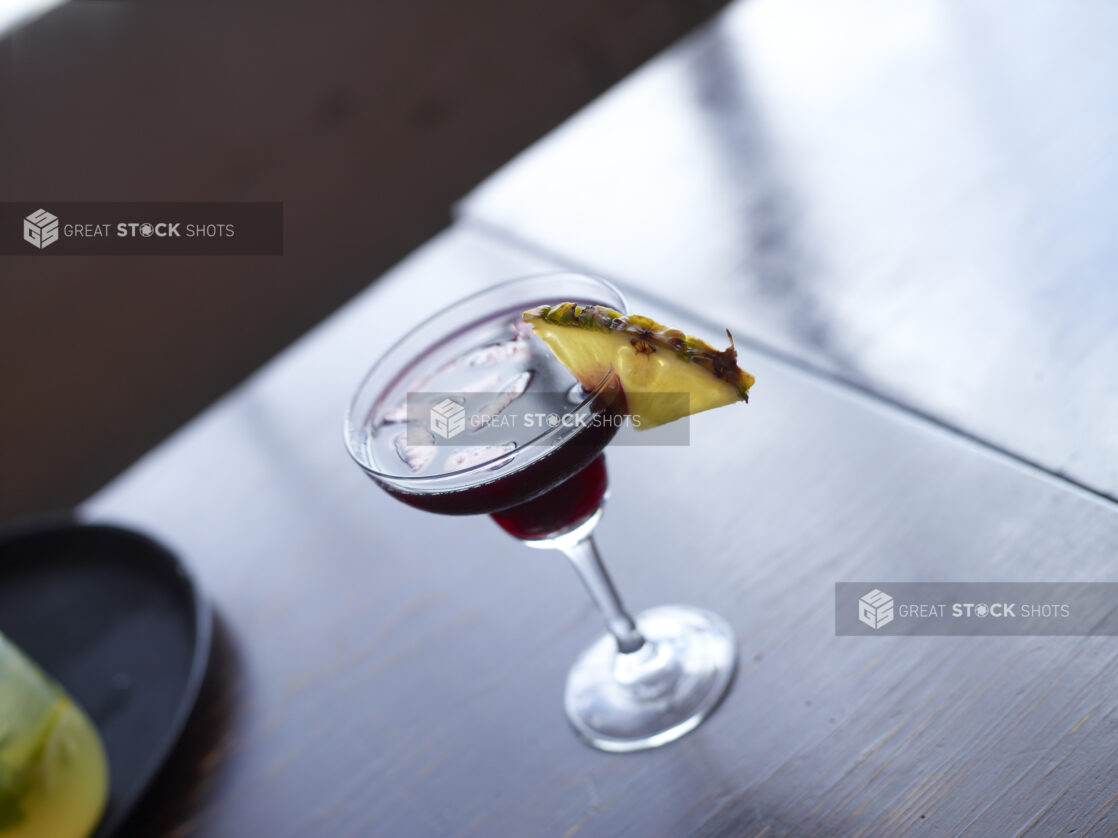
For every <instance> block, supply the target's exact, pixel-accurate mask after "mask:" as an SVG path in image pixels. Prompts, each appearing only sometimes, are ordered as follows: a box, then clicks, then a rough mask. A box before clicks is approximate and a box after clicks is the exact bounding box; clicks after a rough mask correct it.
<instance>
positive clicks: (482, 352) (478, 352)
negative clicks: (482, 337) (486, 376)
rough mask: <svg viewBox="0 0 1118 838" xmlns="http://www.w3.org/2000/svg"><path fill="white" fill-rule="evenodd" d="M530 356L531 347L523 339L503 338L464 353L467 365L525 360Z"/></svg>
mask: <svg viewBox="0 0 1118 838" xmlns="http://www.w3.org/2000/svg"><path fill="white" fill-rule="evenodd" d="M531 357H532V347H531V344H529V343H528V342H527V341H524V340H504V341H501V342H500V343H491V344H489V345H488V346H481V347H478V348H477V349H475V350H474V351H473V352H470V353H469V354H467V355H466V358H465V363H466V366H469V367H484V366H489V365H490V364H503V363H506V362H508V361H519V362H526V361H527V360H528V359H529V358H531Z"/></svg>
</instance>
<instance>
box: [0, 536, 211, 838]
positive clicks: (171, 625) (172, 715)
mask: <svg viewBox="0 0 1118 838" xmlns="http://www.w3.org/2000/svg"><path fill="white" fill-rule="evenodd" d="M0 631H2V632H3V633H4V634H5V635H7V636H8V638H10V639H11V640H12V641H13V642H14V643H15V644H16V645H17V646H19V647H20V648H21V649H23V650H24V651H25V652H26V653H27V654H28V655H30V657H31V658H33V659H34V660H35V661H36V662H37V663H38V664H39V665H40V666H41V667H42V668H43V669H44V670H45V671H46V672H48V673H49V674H50V675H51V676H52V677H54V678H55V679H56V680H57V681H58V682H59V683H60V684H62V686H63V687H64V688H65V689H66V691H67V692H69V693H70V695H71V696H73V697H74V698H75V699H76V700H77V702H78V703H79V704H80V705H81V706H82V707H83V708H85V710H86V712H87V713H88V714H89V717H90V718H91V719H92V720H93V722H94V724H96V726H97V728H98V730H99V731H100V732H101V737H102V739H104V742H105V750H106V752H107V754H108V759H109V772H110V787H109V801H108V806H107V808H106V809H105V816H104V818H103V819H102V821H101V826H100V827H99V828H98V830H97V832H96V836H97V838H106V836H109V835H111V834H112V833H113V832H114V831H116V830H117V828H118V827H119V826H120V825H121V823H123V821H124V819H125V818H126V817H127V815H128V813H129V812H130V810H131V809H132V807H133V806H135V804H136V802H137V801H138V800H139V799H140V796H141V795H142V794H143V792H144V790H145V789H146V788H147V786H148V784H149V783H150V782H151V780H152V778H153V777H154V776H155V774H156V772H157V771H158V770H159V768H160V767H161V766H162V765H163V762H164V761H165V760H166V758H167V756H168V755H169V754H170V752H171V749H172V747H173V746H174V744H175V742H176V741H177V740H178V738H179V734H180V733H182V728H183V726H184V725H185V724H186V720H187V717H188V716H189V715H190V711H191V709H192V708H193V706H194V701H195V699H196V698H197V696H198V689H199V687H200V686H201V683H202V677H203V675H204V674H205V670H206V662H207V660H208V658H209V651H210V631H211V617H210V610H209V607H208V606H207V604H206V603H205V601H204V600H203V599H202V597H201V595H200V593H199V591H198V588H197V586H196V585H195V583H194V581H193V580H192V578H191V577H190V575H189V574H188V573H187V572H186V569H185V568H184V567H183V565H182V563H181V562H179V560H178V559H177V558H176V557H175V556H174V555H173V554H172V553H171V552H170V551H168V550H167V549H166V548H164V547H161V546H160V545H159V544H156V543H155V542H154V541H152V540H151V539H149V538H147V537H146V536H143V535H140V534H139V533H136V532H132V531H130V530H125V529H121V528H119V527H112V526H104V525H83V524H78V523H76V522H74V521H72V520H65V521H57V520H56V521H54V522H52V523H50V524H48V525H43V524H39V525H35V526H27V525H24V526H19V527H9V528H7V529H5V530H4V531H3V532H2V533H0Z"/></svg>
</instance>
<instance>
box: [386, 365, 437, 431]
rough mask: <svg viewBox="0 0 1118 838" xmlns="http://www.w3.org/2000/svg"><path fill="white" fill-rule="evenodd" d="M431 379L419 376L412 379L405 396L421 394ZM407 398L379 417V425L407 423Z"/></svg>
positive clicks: (426, 376) (427, 376) (428, 376)
mask: <svg viewBox="0 0 1118 838" xmlns="http://www.w3.org/2000/svg"><path fill="white" fill-rule="evenodd" d="M432 377H433V376H430V375H421V376H419V377H417V378H414V379H412V381H411V382H410V383H409V384H408V386H407V389H406V390H405V391H404V392H405V393H406V394H407V396H410V395H411V394H412V393H422V392H423V390H424V388H425V387H426V386H427V385H428V384H430V383H431V378H432ZM407 396H405V398H404V400H403V401H402V402H400V403H399V404H398V405H396V406H395V407H394V408H392V409H391V410H390V411H388V412H387V413H385V414H384V416H382V417H381V420H380V421H381V424H383V425H392V424H395V423H397V422H407V421H408V400H407Z"/></svg>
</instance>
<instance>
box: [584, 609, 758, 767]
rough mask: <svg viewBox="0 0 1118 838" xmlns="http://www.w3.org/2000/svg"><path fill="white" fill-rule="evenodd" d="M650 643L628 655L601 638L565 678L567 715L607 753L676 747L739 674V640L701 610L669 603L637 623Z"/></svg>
mask: <svg viewBox="0 0 1118 838" xmlns="http://www.w3.org/2000/svg"><path fill="white" fill-rule="evenodd" d="M636 623H637V628H638V630H639V631H640V633H641V634H642V635H643V636H644V638H645V643H644V645H643V646H641V648H640V649H638V650H637V651H635V652H631V653H629V654H627V655H623V654H620V653H618V651H617V640H615V639H614V637H613V636H612V635H609V634H607V635H604V636H603V637H601V638H599V639H598V640H597V641H595V642H594V644H593V645H591V646H590V648H588V649H587V650H586V651H584V652H583V653H582V654H581V655H579V658H578V660H577V661H575V665H574V667H573V668H572V669H571V672H570V674H569V675H568V676H567V695H566V705H567V718H569V719H570V721H571V724H572V725H574V728H575V730H577V731H578V732H579V734H581V735H582V737H583V738H584V739H585V740H586V741H587V742H589V743H590V744H591V745H593V746H594V747H595V748H600V749H602V750H603V751H615V752H623V751H639V750H643V749H645V748H658V747H659V746H660V745H665V744H667V743H668V742H674V741H675V740H676V739H679V737H681V736H683V735H684V734H686V733H688V732H690V731H692V730H694V729H695V728H696V727H698V726H699V724H700V723H701V722H702V721H703V719H705V718H706V717H707V716H709V715H710V713H711V712H712V711H713V710H714V708H715V707H717V706H718V702H719V701H721V700H722V697H723V696H724V695H725V694H726V689H727V688H728V687H729V686H730V681H732V680H733V677H734V668H735V665H736V663H737V642H736V641H735V639H734V634H733V631H732V630H731V629H730V626H729V625H727V623H726V621H725V620H723V619H722V618H721V617H719V616H718V615H716V614H712V613H710V612H709V611H704V610H703V609H701V608H691V607H688V606H684V605H664V606H660V607H658V608H651V609H649V610H648V611H644V612H642V613H641V614H639V615H638V616H637V618H636Z"/></svg>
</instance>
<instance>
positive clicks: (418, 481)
mask: <svg viewBox="0 0 1118 838" xmlns="http://www.w3.org/2000/svg"><path fill="white" fill-rule="evenodd" d="M565 276H566V277H577V278H579V279H583V280H589V281H590V282H593V283H595V284H597V285H600V286H602V288H603V289H605V290H606V291H608V292H609V293H610V294H612V295H613V296H614V297H616V298H617V299H618V300H620V301H621V309H620V310H621V312H622V314H624V313H625V310H626V309H628V300H626V299H625V295H624V294H623V293H621V290H620V289H619V288H618V287H617V286H616V285H614V284H613V283H612V282H609V281H608V280H605V279H603V278H602V277H599V276H595V275H593V274H587V273H582V272H580V271H544V272H542V273H536V274H527V275H525V276H519V277H514V278H512V279H506V280H502V281H501V282H497V283H494V284H493V285H489V286H487V287H485V288H481V289H479V290H477V291H475V292H473V293H472V294H467V295H466V296H465V297H460V298H458V299H457V300H454V301H453V302H451V303H448V304H447V305H445V306H443V307H442V308H440V309H438V310H437V311H435V312H434V313H432V314H430V315H429V316H427V317H425V318H424V319H423V320H421V321H420V322H419V323H417V324H416V325H414V326H412V327H411V328H410V329H408V330H407V331H406V332H404V334H403V335H401V336H400V337H399V338H398V339H397V340H395V341H394V342H393V343H392V345H391V346H390V347H388V349H386V350H385V351H384V353H383V354H382V355H381V356H380V357H379V358H378V359H377V360H376V361H375V362H374V363H373V365H372V366H371V367H369V368H368V369H367V370H366V371H365V374H364V375H362V377H361V381H360V382H359V383H358V385H357V387H356V389H355V390H354V392H353V396H352V398H350V400H349V404H348V405H347V407H346V414H345V423H344V425H343V433H344V435H345V446H346V451H348V452H349V456H350V457H351V458H352V459H353V461H354V462H355V463H357V465H359V466H360V467H361V469H362V470H363V471H364V472H365V473H366V474H368V475H369V476H371V477H374V478H377V479H379V480H384V481H385V482H388V483H390V484H392V485H400V486H422V485H425V483H426V482H427V481H435V480H445V479H447V478H453V477H460V476H462V475H469V474H472V473H475V472H481V471H485V470H487V469H490V468H492V467H493V465H494V464H495V463H498V462H501V461H503V460H509V461H512V460H515V459H517V458H518V456H519V455H520V454H521V452H523V451H525V450H527V449H529V448H533V447H538V448H541V449H543V448H546V447H547V446H543V445H540V443H541V442H542V441H545V440H547V439H548V438H550V437H554V436H557V435H559V434H561V433H563V432H569V431H570V430H571V429H570V428H569V427H566V426H564V424H563V423H562V422H560V423H559V424H558V425H556V426H555V427H553V428H548V429H546V430H544V431H542V432H541V433H540V434H538V435H537V436H535V437H533V438H532V439H530V440H528V441H527V442H525V443H523V444H522V445H518V446H517V447H516V448H514V449H512V450H511V451H504V452H502V453H500V454H497V455H494V456H493V457H492V458H491V459H488V460H485V461H484V462H481V463H475V464H474V465H472V466H469V467H467V468H462V469H457V470H456V471H444V472H439V473H438V474H413V475H406V474H391V473H389V472H385V471H379V470H377V469H375V468H372V467H371V466H370V464H369V463H367V462H365V461H364V459H363V458H362V457H360V456H359V455H358V453H357V452H356V451H355V450H354V447H353V445H352V444H351V441H352V440H353V438H354V433H353V431H354V430H355V426H356V425H357V423H355V422H354V421H353V414H354V412H355V411H356V409H357V403H358V401H359V400H360V398H361V396H362V395H364V393H365V387H366V385H367V384H368V383H369V381H370V380H371V379H372V378H373V376H374V375H376V374H377V373H378V372H381V371H382V369H383V368H384V367H385V366H386V365H387V362H388V361H389V359H391V357H392V354H393V353H394V352H395V351H396V350H397V349H398V348H399V347H400V346H401V344H403V343H404V342H405V341H407V340H409V339H410V338H412V337H413V336H415V335H417V334H418V333H420V332H421V331H423V330H424V329H425V328H428V327H429V326H430V325H431V324H432V323H434V322H435V321H436V320H438V319H439V318H440V317H442V316H443V315H445V314H446V313H447V312H449V311H450V310H451V309H455V308H458V307H459V306H463V305H467V304H468V303H470V302H472V301H474V300H476V299H478V298H480V297H483V296H486V295H488V294H492V293H493V292H495V291H499V290H500V289H502V288H507V287H509V286H512V285H520V284H523V283H527V282H531V281H533V280H541V279H549V278H555V279H559V278H561V277H565ZM612 378H613V367H610V368H609V369H608V370H607V371H606V373H605V374H604V375H603V376H602V379H601V381H599V382H598V383H597V384H596V385H595V386H594V388H593V389H592V390H589V391H587V392H586V393H585V395H584V397H583V398H582V400H581V401H579V402H578V403H577V404H575V405H572V406H571V407H570V409H568V410H567V411H566V412H564V413H563V414H562V416H564V417H566V416H571V415H574V414H577V413H579V412H580V411H582V410H583V409H584V408H585V407H586V406H587V405H589V404H590V402H592V401H593V400H594V399H595V398H597V396H599V395H600V394H601V393H602V391H603V390H605V388H606V386H607V385H608V384H609V383H610V380H611V379H612ZM364 423H365V417H362V420H361V423H360V424H361V425H364ZM558 447H559V446H558V445H556V446H553V448H558ZM538 456H542V455H537V456H536V457H533V458H532V460H530V461H529V462H532V461H534V460H535V459H537V458H538Z"/></svg>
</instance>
